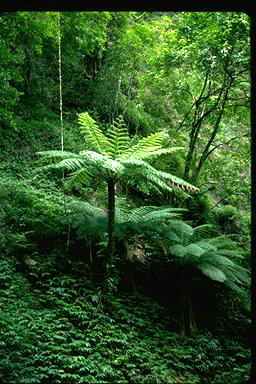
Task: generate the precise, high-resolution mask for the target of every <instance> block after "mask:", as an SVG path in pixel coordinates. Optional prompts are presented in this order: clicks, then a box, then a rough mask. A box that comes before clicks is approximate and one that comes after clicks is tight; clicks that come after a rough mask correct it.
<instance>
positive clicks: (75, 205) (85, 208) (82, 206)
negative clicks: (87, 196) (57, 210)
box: [68, 201, 106, 216]
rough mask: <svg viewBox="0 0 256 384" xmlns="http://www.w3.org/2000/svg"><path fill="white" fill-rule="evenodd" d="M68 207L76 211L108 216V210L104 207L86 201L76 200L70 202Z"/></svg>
mask: <svg viewBox="0 0 256 384" xmlns="http://www.w3.org/2000/svg"><path fill="white" fill-rule="evenodd" d="M68 209H70V210H71V211H74V212H76V213H77V212H82V213H84V214H86V215H90V216H106V211H105V210H104V209H103V208H99V207H96V206H95V205H91V204H90V203H88V202H86V201H79V202H78V201H76V202H72V203H69V204H68Z"/></svg>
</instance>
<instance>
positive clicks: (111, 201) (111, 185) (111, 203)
mask: <svg viewBox="0 0 256 384" xmlns="http://www.w3.org/2000/svg"><path fill="white" fill-rule="evenodd" d="M114 225H115V181H114V180H113V179H111V180H109V181H108V259H109V261H110V262H112V260H113V255H114Z"/></svg>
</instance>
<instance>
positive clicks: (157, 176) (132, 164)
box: [119, 159, 199, 192]
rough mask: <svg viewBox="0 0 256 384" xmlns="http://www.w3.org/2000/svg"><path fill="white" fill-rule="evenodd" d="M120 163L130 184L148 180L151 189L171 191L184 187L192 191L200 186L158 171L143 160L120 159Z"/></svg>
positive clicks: (138, 184) (139, 185)
mask: <svg viewBox="0 0 256 384" xmlns="http://www.w3.org/2000/svg"><path fill="white" fill-rule="evenodd" d="M119 162H120V164H122V165H123V166H124V167H125V170H126V172H125V175H124V177H125V178H126V180H127V183H128V184H131V185H134V186H137V187H138V188H140V187H141V184H142V181H143V180H144V181H145V182H146V185H148V186H149V189H150V188H151V190H155V191H158V192H159V191H162V190H166V191H170V192H172V191H173V189H184V190H188V191H192V192H197V191H199V189H198V188H196V187H194V186H193V185H191V184H189V183H187V182H186V181H184V180H182V179H180V178H178V177H176V176H173V175H171V174H170V173H167V172H162V171H158V170H156V169H155V168H153V167H152V166H151V165H149V164H148V163H146V162H145V161H143V160H123V159H120V160H119Z"/></svg>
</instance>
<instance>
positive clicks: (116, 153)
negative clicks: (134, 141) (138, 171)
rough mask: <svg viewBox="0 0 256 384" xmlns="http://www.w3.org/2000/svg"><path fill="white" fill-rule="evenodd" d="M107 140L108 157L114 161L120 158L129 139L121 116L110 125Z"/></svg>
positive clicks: (127, 145)
mask: <svg viewBox="0 0 256 384" xmlns="http://www.w3.org/2000/svg"><path fill="white" fill-rule="evenodd" d="M107 138H108V142H109V146H108V148H107V154H108V156H109V157H110V158H111V159H114V160H115V159H118V158H119V157H122V153H123V152H124V151H125V150H127V148H128V147H129V142H130V139H129V134H128V130H127V128H126V125H125V124H124V120H123V118H122V116H121V115H120V116H119V117H118V118H117V119H116V120H115V121H114V122H113V124H112V125H111V129H110V130H109V131H108V132H107Z"/></svg>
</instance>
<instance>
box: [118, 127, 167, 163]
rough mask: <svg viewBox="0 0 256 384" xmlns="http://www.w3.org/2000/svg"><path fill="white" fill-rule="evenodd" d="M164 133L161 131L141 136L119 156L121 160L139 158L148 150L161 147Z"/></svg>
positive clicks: (151, 150)
mask: <svg viewBox="0 0 256 384" xmlns="http://www.w3.org/2000/svg"><path fill="white" fill-rule="evenodd" d="M164 137H165V133H164V132H163V131H161V132H157V133H153V134H151V135H149V136H147V137H143V138H142V139H140V141H139V142H138V143H137V144H135V145H133V146H132V147H131V148H129V149H127V150H126V151H125V152H124V153H123V154H122V155H121V157H120V159H122V160H140V159H142V158H143V156H145V155H146V154H147V153H149V152H153V151H156V150H159V149H161V148H162V142H163V140H164Z"/></svg>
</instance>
